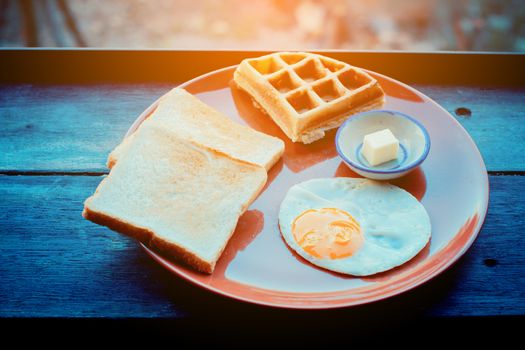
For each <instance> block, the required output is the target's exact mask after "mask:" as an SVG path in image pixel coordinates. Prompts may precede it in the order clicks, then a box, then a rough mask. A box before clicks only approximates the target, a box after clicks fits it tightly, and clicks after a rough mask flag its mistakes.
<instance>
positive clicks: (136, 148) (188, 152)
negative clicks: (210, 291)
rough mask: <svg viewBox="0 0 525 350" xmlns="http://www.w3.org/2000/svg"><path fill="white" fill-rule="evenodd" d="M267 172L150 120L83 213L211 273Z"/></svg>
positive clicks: (140, 129)
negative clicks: (182, 136)
mask: <svg viewBox="0 0 525 350" xmlns="http://www.w3.org/2000/svg"><path fill="white" fill-rule="evenodd" d="M266 179H267V173H266V170H265V168H263V167H262V166H259V165H255V164H251V163H248V162H245V161H242V160H237V159H234V158H231V157H230V156H228V155H225V154H224V153H221V152H218V151H216V150H214V149H210V148H208V147H205V146H203V145H200V144H197V143H195V142H194V141H191V140H187V139H184V138H181V137H179V136H178V135H177V134H176V133H173V132H170V131H169V130H166V129H164V128H163V126H162V125H160V124H156V123H150V124H149V125H148V126H147V127H144V126H143V127H140V128H139V129H138V130H137V131H136V132H135V134H134V139H133V142H130V143H129V146H128V149H127V151H126V152H125V153H123V154H122V155H121V156H120V157H119V159H118V162H117V163H116V164H115V166H114V167H113V169H112V170H111V172H110V173H109V175H108V176H107V177H106V178H105V179H104V180H102V182H101V183H100V184H99V186H98V188H97V189H96V192H95V193H94V194H93V195H92V196H91V197H90V198H88V199H87V200H86V201H85V203H84V211H83V216H84V217H85V218H86V219H88V220H91V221H93V222H95V223H98V224H101V225H105V226H107V227H109V228H111V229H113V230H115V231H118V232H121V233H123V234H126V235H129V236H131V237H134V238H136V239H138V240H140V241H141V242H143V243H145V244H146V245H147V246H149V247H151V248H153V249H155V250H156V251H159V252H161V253H163V254H166V255H169V256H171V257H175V258H178V259H180V260H182V261H183V262H185V263H187V264H188V265H190V266H192V267H194V268H195V269H197V270H199V271H201V272H205V273H212V272H213V269H214V267H215V264H216V262H217V260H218V259H219V257H220V255H221V253H222V252H223V250H224V248H225V246H226V244H227V242H228V240H229V239H230V237H231V236H232V234H233V232H234V230H235V227H236V225H237V221H238V219H239V217H240V216H241V214H242V213H243V212H244V211H245V210H246V209H247V208H248V206H249V205H250V204H251V203H252V201H253V200H254V199H255V198H256V197H257V195H258V194H259V192H260V191H261V190H262V188H263V186H264V184H265V183H266Z"/></svg>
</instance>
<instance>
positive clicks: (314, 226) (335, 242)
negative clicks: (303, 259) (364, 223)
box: [292, 208, 363, 259]
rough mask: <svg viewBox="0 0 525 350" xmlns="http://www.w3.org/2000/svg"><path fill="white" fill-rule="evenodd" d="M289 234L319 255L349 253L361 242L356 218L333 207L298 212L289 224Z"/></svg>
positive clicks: (332, 256) (331, 257) (331, 255)
mask: <svg viewBox="0 0 525 350" xmlns="http://www.w3.org/2000/svg"><path fill="white" fill-rule="evenodd" d="M292 234H293V237H294V239H295V241H296V242H297V244H299V246H301V248H303V249H304V250H305V251H306V252H307V253H308V254H310V255H311V256H313V257H316V258H319V259H341V258H346V257H349V256H351V255H352V254H354V252H356V251H357V250H358V249H359V248H360V247H361V245H362V244H363V233H362V231H361V226H360V225H359V223H358V222H357V220H356V219H355V218H354V217H353V216H352V215H350V214H349V213H347V212H346V211H344V210H341V209H337V208H322V209H310V210H306V211H304V212H302V213H301V214H300V215H299V216H298V217H296V218H295V220H294V222H293V224H292Z"/></svg>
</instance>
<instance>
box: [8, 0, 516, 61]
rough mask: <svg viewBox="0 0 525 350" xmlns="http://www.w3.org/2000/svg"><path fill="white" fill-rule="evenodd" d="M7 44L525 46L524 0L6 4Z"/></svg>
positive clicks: (19, 0) (67, 0) (46, 0)
mask: <svg viewBox="0 0 525 350" xmlns="http://www.w3.org/2000/svg"><path fill="white" fill-rule="evenodd" d="M0 46H3V47H21V46H22V47H24V46H29V47H34V46H37V47H101V48H170V49H244V50H248V49H257V50H297V49H305V50H308V49H312V50H313V49H351V50H407V51H435V50H465V51H507V52H525V1H524V0H353V1H352V0H325V1H313V0H0Z"/></svg>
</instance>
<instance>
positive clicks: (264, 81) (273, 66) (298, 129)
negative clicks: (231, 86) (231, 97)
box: [234, 52, 384, 143]
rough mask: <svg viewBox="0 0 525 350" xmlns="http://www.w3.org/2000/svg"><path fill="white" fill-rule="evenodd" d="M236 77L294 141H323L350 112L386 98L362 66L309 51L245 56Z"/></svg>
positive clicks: (380, 102)
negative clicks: (249, 57) (357, 66)
mask: <svg viewBox="0 0 525 350" xmlns="http://www.w3.org/2000/svg"><path fill="white" fill-rule="evenodd" d="M234 81H235V83H236V84H237V85H238V86H239V87H240V88H241V89H243V90H245V91H246V92H247V93H248V94H249V95H251V97H252V99H253V100H254V102H255V103H256V105H258V106H259V107H260V108H261V109H262V110H263V111H265V112H266V113H267V114H268V115H269V116H270V117H271V118H272V119H273V120H274V122H275V123H276V124H277V125H279V127H280V128H281V129H282V130H283V132H284V133H285V134H286V135H287V136H288V137H289V138H290V139H291V140H292V141H293V142H302V143H311V142H313V141H316V140H319V139H321V138H323V137H324V135H325V131H326V130H330V129H333V128H337V127H338V126H339V125H341V123H342V122H343V121H344V120H346V119H347V118H348V117H349V116H350V115H352V114H355V113H357V112H361V111H365V110H369V109H373V108H376V107H379V106H381V105H382V104H383V103H384V92H383V90H382V89H381V87H380V86H379V83H378V82H377V80H375V79H374V78H372V77H371V76H370V75H369V74H367V73H366V72H364V71H363V70H361V69H359V68H356V67H353V66H351V65H349V64H347V63H344V62H341V61H337V60H334V59H332V58H329V57H325V56H321V55H317V54H312V53H306V52H278V53H273V54H269V55H266V56H262V57H258V58H251V59H245V60H243V61H242V62H241V64H240V65H239V66H238V67H237V69H236V70H235V73H234Z"/></svg>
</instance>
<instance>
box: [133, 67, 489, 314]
mask: <svg viewBox="0 0 525 350" xmlns="http://www.w3.org/2000/svg"><path fill="white" fill-rule="evenodd" d="M237 66H238V65H231V66H227V67H223V68H220V69H216V70H213V71H210V72H207V73H205V74H202V75H199V76H197V77H194V78H192V79H190V80H187V81H185V82H183V83H181V84H179V85H175V86H174V87H178V88H185V87H187V86H189V85H191V84H193V83H195V82H198V81H200V80H202V79H206V78H207V77H209V76H213V75H216V74H220V73H224V72H225V71H228V70H233V69H235V68H236V67H237ZM358 68H359V67H358ZM360 69H363V70H364V71H366V72H367V73H370V74H372V75H373V76H378V77H380V78H381V79H385V80H388V81H390V82H394V83H395V84H396V85H400V86H402V87H403V88H405V89H408V90H409V91H411V92H412V93H415V94H416V95H418V96H423V97H425V99H427V100H428V102H429V103H431V104H432V105H434V107H437V108H438V109H439V110H440V111H441V112H443V113H445V114H447V115H448V116H449V119H451V120H452V122H453V123H454V124H455V127H459V129H460V130H461V132H462V133H463V134H464V136H466V139H467V141H468V142H469V143H470V144H471V146H473V149H474V150H475V156H476V157H477V158H478V159H479V161H480V165H481V167H482V169H484V172H483V174H484V176H482V179H483V182H484V183H485V186H483V189H482V191H483V199H484V200H483V201H482V207H481V208H479V210H478V212H477V213H476V214H477V215H478V220H477V224H476V227H475V228H474V229H473V230H472V233H471V234H470V236H469V239H468V241H466V243H465V244H464V245H462V246H461V248H460V249H458V250H457V251H455V252H454V254H453V256H452V257H451V258H449V259H448V260H446V261H445V262H444V263H441V264H440V265H439V266H438V267H437V269H435V270H433V271H431V272H430V273H429V274H427V275H426V276H424V277H423V278H420V279H417V280H415V281H413V280H412V279H411V280H409V281H408V282H406V283H405V285H404V286H401V287H397V288H394V289H392V290H389V291H386V292H384V293H381V294H380V295H374V296H365V297H361V298H360V299H357V300H348V297H347V299H344V298H341V299H338V300H337V301H335V302H331V303H329V304H326V303H324V304H323V303H317V302H309V303H308V302H305V301H302V302H301V303H300V304H298V303H287V304H285V303H279V302H267V301H263V300H258V299H253V298H248V297H243V296H241V295H236V294H234V293H230V292H228V291H224V290H222V289H220V288H217V287H215V286H211V285H209V284H206V283H204V282H202V281H199V280H198V279H196V278H193V277H192V276H191V275H189V274H187V273H185V272H184V271H182V270H179V269H177V267H176V266H177V265H176V264H174V263H173V262H171V261H169V260H166V259H164V258H163V257H162V256H161V255H159V254H157V253H156V252H154V251H153V250H151V249H150V248H148V247H147V246H146V245H145V244H144V243H142V242H138V243H139V245H140V246H141V247H142V249H144V250H145V251H146V253H147V254H148V255H149V256H150V257H151V258H152V259H153V260H155V261H156V262H157V263H159V264H160V265H162V266H163V267H164V268H166V269H168V270H169V271H170V272H172V273H174V274H175V275H177V276H179V277H181V278H182V279H184V280H186V281H188V282H190V283H192V284H194V285H196V286H199V287H202V288H204V289H206V290H209V291H211V292H214V293H215V294H218V295H221V296H224V297H228V298H232V299H235V300H239V301H243V302H246V303H249V304H257V305H263V306H270V307H274V308H281V309H298V310H299V309H302V310H308V309H310V310H314V309H317V310H319V309H336V308H344V307H351V306H357V305H365V304H369V303H372V302H376V301H380V300H385V299H388V298H391V297H393V296H396V295H400V294H403V293H405V292H408V291H410V290H412V289H415V288H416V287H418V286H421V285H423V284H425V283H426V282H428V281H429V280H431V279H433V278H435V277H436V276H438V275H441V274H442V273H443V272H444V271H446V270H447V269H449V268H450V267H451V266H453V265H454V264H455V263H456V262H457V261H458V260H459V259H460V258H461V257H462V256H463V255H464V254H465V253H466V252H467V251H468V250H469V249H470V247H471V246H472V244H473V243H474V241H475V240H476V238H477V237H478V235H479V233H480V231H481V229H482V227H483V225H484V223H485V219H486V217H487V212H488V207H489V200H490V182H489V178H488V172H487V168H486V165H485V161H484V159H483V156H482V155H481V152H480V151H479V148H478V147H477V145H476V143H475V142H474V140H473V139H472V137H471V136H470V134H469V133H468V132H467V130H466V129H465V128H464V127H463V126H462V125H461V123H460V122H459V121H458V120H457V119H456V118H454V117H453V116H452V115H451V114H450V113H449V112H448V111H447V110H446V109H445V108H444V107H442V106H441V105H440V104H438V103H437V102H436V101H434V100H433V99H432V98H431V97H429V96H427V95H426V94H424V93H422V92H420V91H419V90H417V89H415V88H413V87H412V86H410V85H407V84H405V83H403V82H401V81H399V80H397V79H395V78H391V77H389V76H386V75H383V74H381V73H377V72H375V71H371V70H368V69H365V68H360ZM170 90H171V89H170ZM168 92H169V91H168ZM168 92H166V94H167V93H168ZM164 95H165V94H164ZM164 95H162V96H160V97H159V98H158V99H156V100H155V101H154V102H153V103H152V104H151V105H150V106H149V107H147V108H146V109H145V110H144V111H143V112H142V113H141V114H140V115H139V116H138V117H137V118H136V119H135V121H134V122H133V123H132V124H131V126H130V127H129V129H128V131H127V132H126V134H125V136H124V138H126V137H128V136H129V135H130V134H132V133H133V132H134V131H135V130H136V129H137V128H138V126H140V124H141V123H142V122H143V121H144V119H145V118H146V117H147V116H148V115H149V114H151V113H152V112H153V111H154V109H155V108H156V106H157V104H158V102H159V101H160V100H161V99H162V97H163V96H164ZM460 233H461V232H460V231H458V232H457V233H456V234H455V235H454V236H453V237H451V239H450V240H449V243H448V244H450V242H452V241H453V239H454V238H456V237H457V236H458V234H460ZM448 244H447V245H445V246H444V247H442V248H441V249H440V250H439V251H438V252H436V253H435V254H434V255H433V257H437V256H439V254H442V252H443V250H444V249H446V248H447V246H448ZM426 270H428V269H426ZM426 270H425V269H424V270H422V271H420V272H419V273H418V274H417V275H416V276H415V277H417V276H421V274H422V272H424V271H426ZM237 283H240V282H237ZM386 284H389V283H386ZM255 288H256V289H257V290H265V289H264V288H260V287H255ZM267 290H268V291H269V292H270V291H272V290H270V289H267ZM344 291H350V290H343V291H338V293H339V292H344ZM290 293H292V294H297V292H290ZM327 293H328V294H330V293H332V294H333V293H334V292H327ZM304 294H316V293H308V292H304Z"/></svg>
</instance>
